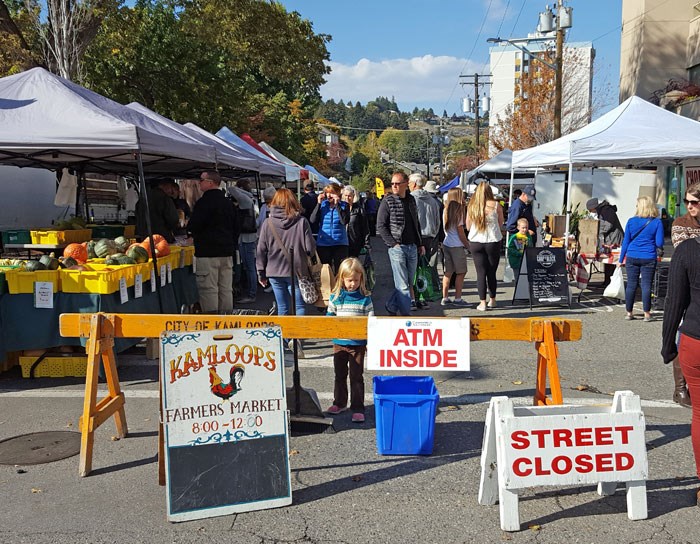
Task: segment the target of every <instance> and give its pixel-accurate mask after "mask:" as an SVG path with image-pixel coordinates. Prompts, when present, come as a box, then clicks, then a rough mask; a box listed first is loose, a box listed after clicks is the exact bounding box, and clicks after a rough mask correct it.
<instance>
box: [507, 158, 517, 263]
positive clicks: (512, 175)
mask: <svg viewBox="0 0 700 544" xmlns="http://www.w3.org/2000/svg"><path fill="white" fill-rule="evenodd" d="M514 181H515V168H513V166H512V165H511V167H510V191H509V192H508V215H510V207H511V206H512V205H513V183H514ZM506 223H508V218H507V217H506ZM509 241H510V234H509V233H508V231H507V230H506V247H508V242H509ZM506 265H508V259H506Z"/></svg>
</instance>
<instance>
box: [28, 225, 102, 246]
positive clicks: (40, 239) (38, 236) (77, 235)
mask: <svg viewBox="0 0 700 544" xmlns="http://www.w3.org/2000/svg"><path fill="white" fill-rule="evenodd" d="M30 234H31V237H32V244H45V245H60V244H72V243H80V242H87V241H88V240H90V239H91V238H92V229H80V230H33V231H31V232H30Z"/></svg>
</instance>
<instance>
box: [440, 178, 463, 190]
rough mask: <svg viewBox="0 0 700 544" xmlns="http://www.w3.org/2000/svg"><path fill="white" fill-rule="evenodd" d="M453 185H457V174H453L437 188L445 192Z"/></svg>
mask: <svg viewBox="0 0 700 544" xmlns="http://www.w3.org/2000/svg"><path fill="white" fill-rule="evenodd" d="M454 187H459V175H457V176H455V177H454V179H453V180H451V181H448V182H447V183H445V184H443V185H440V187H438V189H439V190H440V192H441V193H446V192H447V191H449V190H450V189H452V188H454Z"/></svg>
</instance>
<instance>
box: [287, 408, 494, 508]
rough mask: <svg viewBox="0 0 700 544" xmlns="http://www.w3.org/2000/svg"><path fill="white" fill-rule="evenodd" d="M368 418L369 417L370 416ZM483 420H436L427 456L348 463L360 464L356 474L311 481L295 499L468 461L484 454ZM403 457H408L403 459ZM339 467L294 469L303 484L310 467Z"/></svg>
mask: <svg viewBox="0 0 700 544" xmlns="http://www.w3.org/2000/svg"><path fill="white" fill-rule="evenodd" d="M368 421H369V418H368ZM483 427H484V424H483V423H480V422H479V423H477V422H472V421H459V422H445V423H441V422H436V423H435V436H436V438H437V440H436V442H435V448H434V451H433V454H432V455H427V456H413V455H411V456H406V457H404V456H387V457H386V458H385V460H381V461H369V462H364V463H363V462H359V463H348V464H346V465H340V466H341V467H349V466H352V467H358V469H359V470H358V473H357V475H356V476H343V477H342V478H337V479H334V480H329V481H327V482H324V483H321V484H316V485H311V486H308V487H304V488H301V489H298V490H295V491H294V503H295V504H297V505H298V504H305V503H309V502H313V501H317V500H320V499H324V498H327V497H331V496H333V495H338V494H340V493H344V492H347V491H356V490H357V489H358V488H362V487H366V486H370V485H374V484H378V483H382V482H386V481H389V480H393V479H395V478H402V477H405V476H410V475H412V474H417V473H419V472H422V471H424V470H429V469H432V468H435V467H439V466H442V465H447V464H451V463H456V462H460V461H465V460H467V459H471V458H473V457H479V456H480V455H481V439H482V435H483ZM402 459H405V461H403V462H401V460H402ZM386 463H392V464H391V465H390V466H382V467H381V468H376V469H374V470H370V471H368V472H364V467H366V466H368V465H369V466H372V465H376V464H386ZM335 468H339V465H325V466H318V467H307V468H305V469H300V470H296V469H295V470H293V471H292V472H293V473H294V475H295V478H296V479H297V482H299V483H300V484H302V485H303V483H304V482H302V481H300V479H299V475H300V473H301V472H304V471H310V470H326V469H335Z"/></svg>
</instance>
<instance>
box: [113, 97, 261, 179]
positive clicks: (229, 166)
mask: <svg viewBox="0 0 700 544" xmlns="http://www.w3.org/2000/svg"><path fill="white" fill-rule="evenodd" d="M126 107H127V108H131V109H132V110H134V111H137V112H139V113H141V114H143V115H145V116H146V117H148V118H150V119H153V120H154V121H156V122H158V123H162V124H163V125H165V126H166V127H168V128H170V129H172V130H174V131H176V132H178V133H179V134H180V135H182V136H183V137H185V138H189V139H191V140H193V141H194V142H197V143H199V144H204V145H210V146H212V147H214V149H215V150H216V163H217V165H218V170H219V171H220V172H221V173H226V170H234V171H243V172H257V166H258V161H257V160H256V159H254V158H252V157H245V156H243V155H242V154H241V153H239V152H238V151H237V150H236V149H235V148H233V147H231V146H230V145H228V144H227V143H226V142H224V141H223V140H221V139H220V138H217V137H216V136H214V135H213V134H210V133H208V132H207V131H206V130H204V129H202V128H199V127H197V126H196V125H190V126H188V127H186V126H184V125H181V124H180V123H177V122H175V121H173V120H172V119H168V118H167V117H164V116H162V115H160V114H159V113H156V112H154V111H153V110H150V109H148V108H147V107H146V106H144V105H142V104H139V103H138V102H131V103H130V104H127V105H126Z"/></svg>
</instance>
